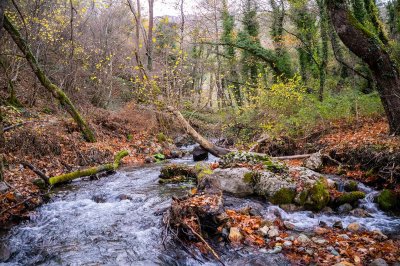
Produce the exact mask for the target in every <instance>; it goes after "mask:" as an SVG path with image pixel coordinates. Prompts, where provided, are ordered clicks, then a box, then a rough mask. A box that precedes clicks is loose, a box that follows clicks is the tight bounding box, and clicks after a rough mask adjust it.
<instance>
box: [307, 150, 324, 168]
mask: <svg viewBox="0 0 400 266" xmlns="http://www.w3.org/2000/svg"><path fill="white" fill-rule="evenodd" d="M304 166H305V167H307V168H309V169H311V170H314V171H319V170H321V168H322V166H323V161H322V155H321V153H319V152H317V153H314V154H312V155H311V156H310V157H309V158H308V159H306V160H305V161H304Z"/></svg>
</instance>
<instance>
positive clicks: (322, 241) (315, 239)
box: [312, 237, 328, 245]
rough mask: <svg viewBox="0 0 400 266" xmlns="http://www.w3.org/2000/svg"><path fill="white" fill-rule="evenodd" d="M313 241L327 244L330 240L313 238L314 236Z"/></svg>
mask: <svg viewBox="0 0 400 266" xmlns="http://www.w3.org/2000/svg"><path fill="white" fill-rule="evenodd" d="M312 241H314V242H315V243H317V244H320V245H323V244H325V243H327V242H328V241H326V240H325V239H322V238H316V237H313V238H312Z"/></svg>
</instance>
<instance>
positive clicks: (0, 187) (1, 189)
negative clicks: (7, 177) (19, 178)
mask: <svg viewBox="0 0 400 266" xmlns="http://www.w3.org/2000/svg"><path fill="white" fill-rule="evenodd" d="M7 190H8V186H7V184H6V183H4V182H0V194H3V193H6V192H7Z"/></svg>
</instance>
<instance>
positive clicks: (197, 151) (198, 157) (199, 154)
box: [193, 146, 208, 162]
mask: <svg viewBox="0 0 400 266" xmlns="http://www.w3.org/2000/svg"><path fill="white" fill-rule="evenodd" d="M207 159H208V151H207V150H205V149H204V148H203V147H201V146H196V147H194V149H193V161H195V162H199V161H204V160H207Z"/></svg>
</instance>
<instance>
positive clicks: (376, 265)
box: [369, 258, 389, 266]
mask: <svg viewBox="0 0 400 266" xmlns="http://www.w3.org/2000/svg"><path fill="white" fill-rule="evenodd" d="M388 265H389V264H387V262H386V261H385V260H384V259H381V258H379V259H375V260H373V261H372V262H371V263H370V264H369V266H388Z"/></svg>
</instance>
